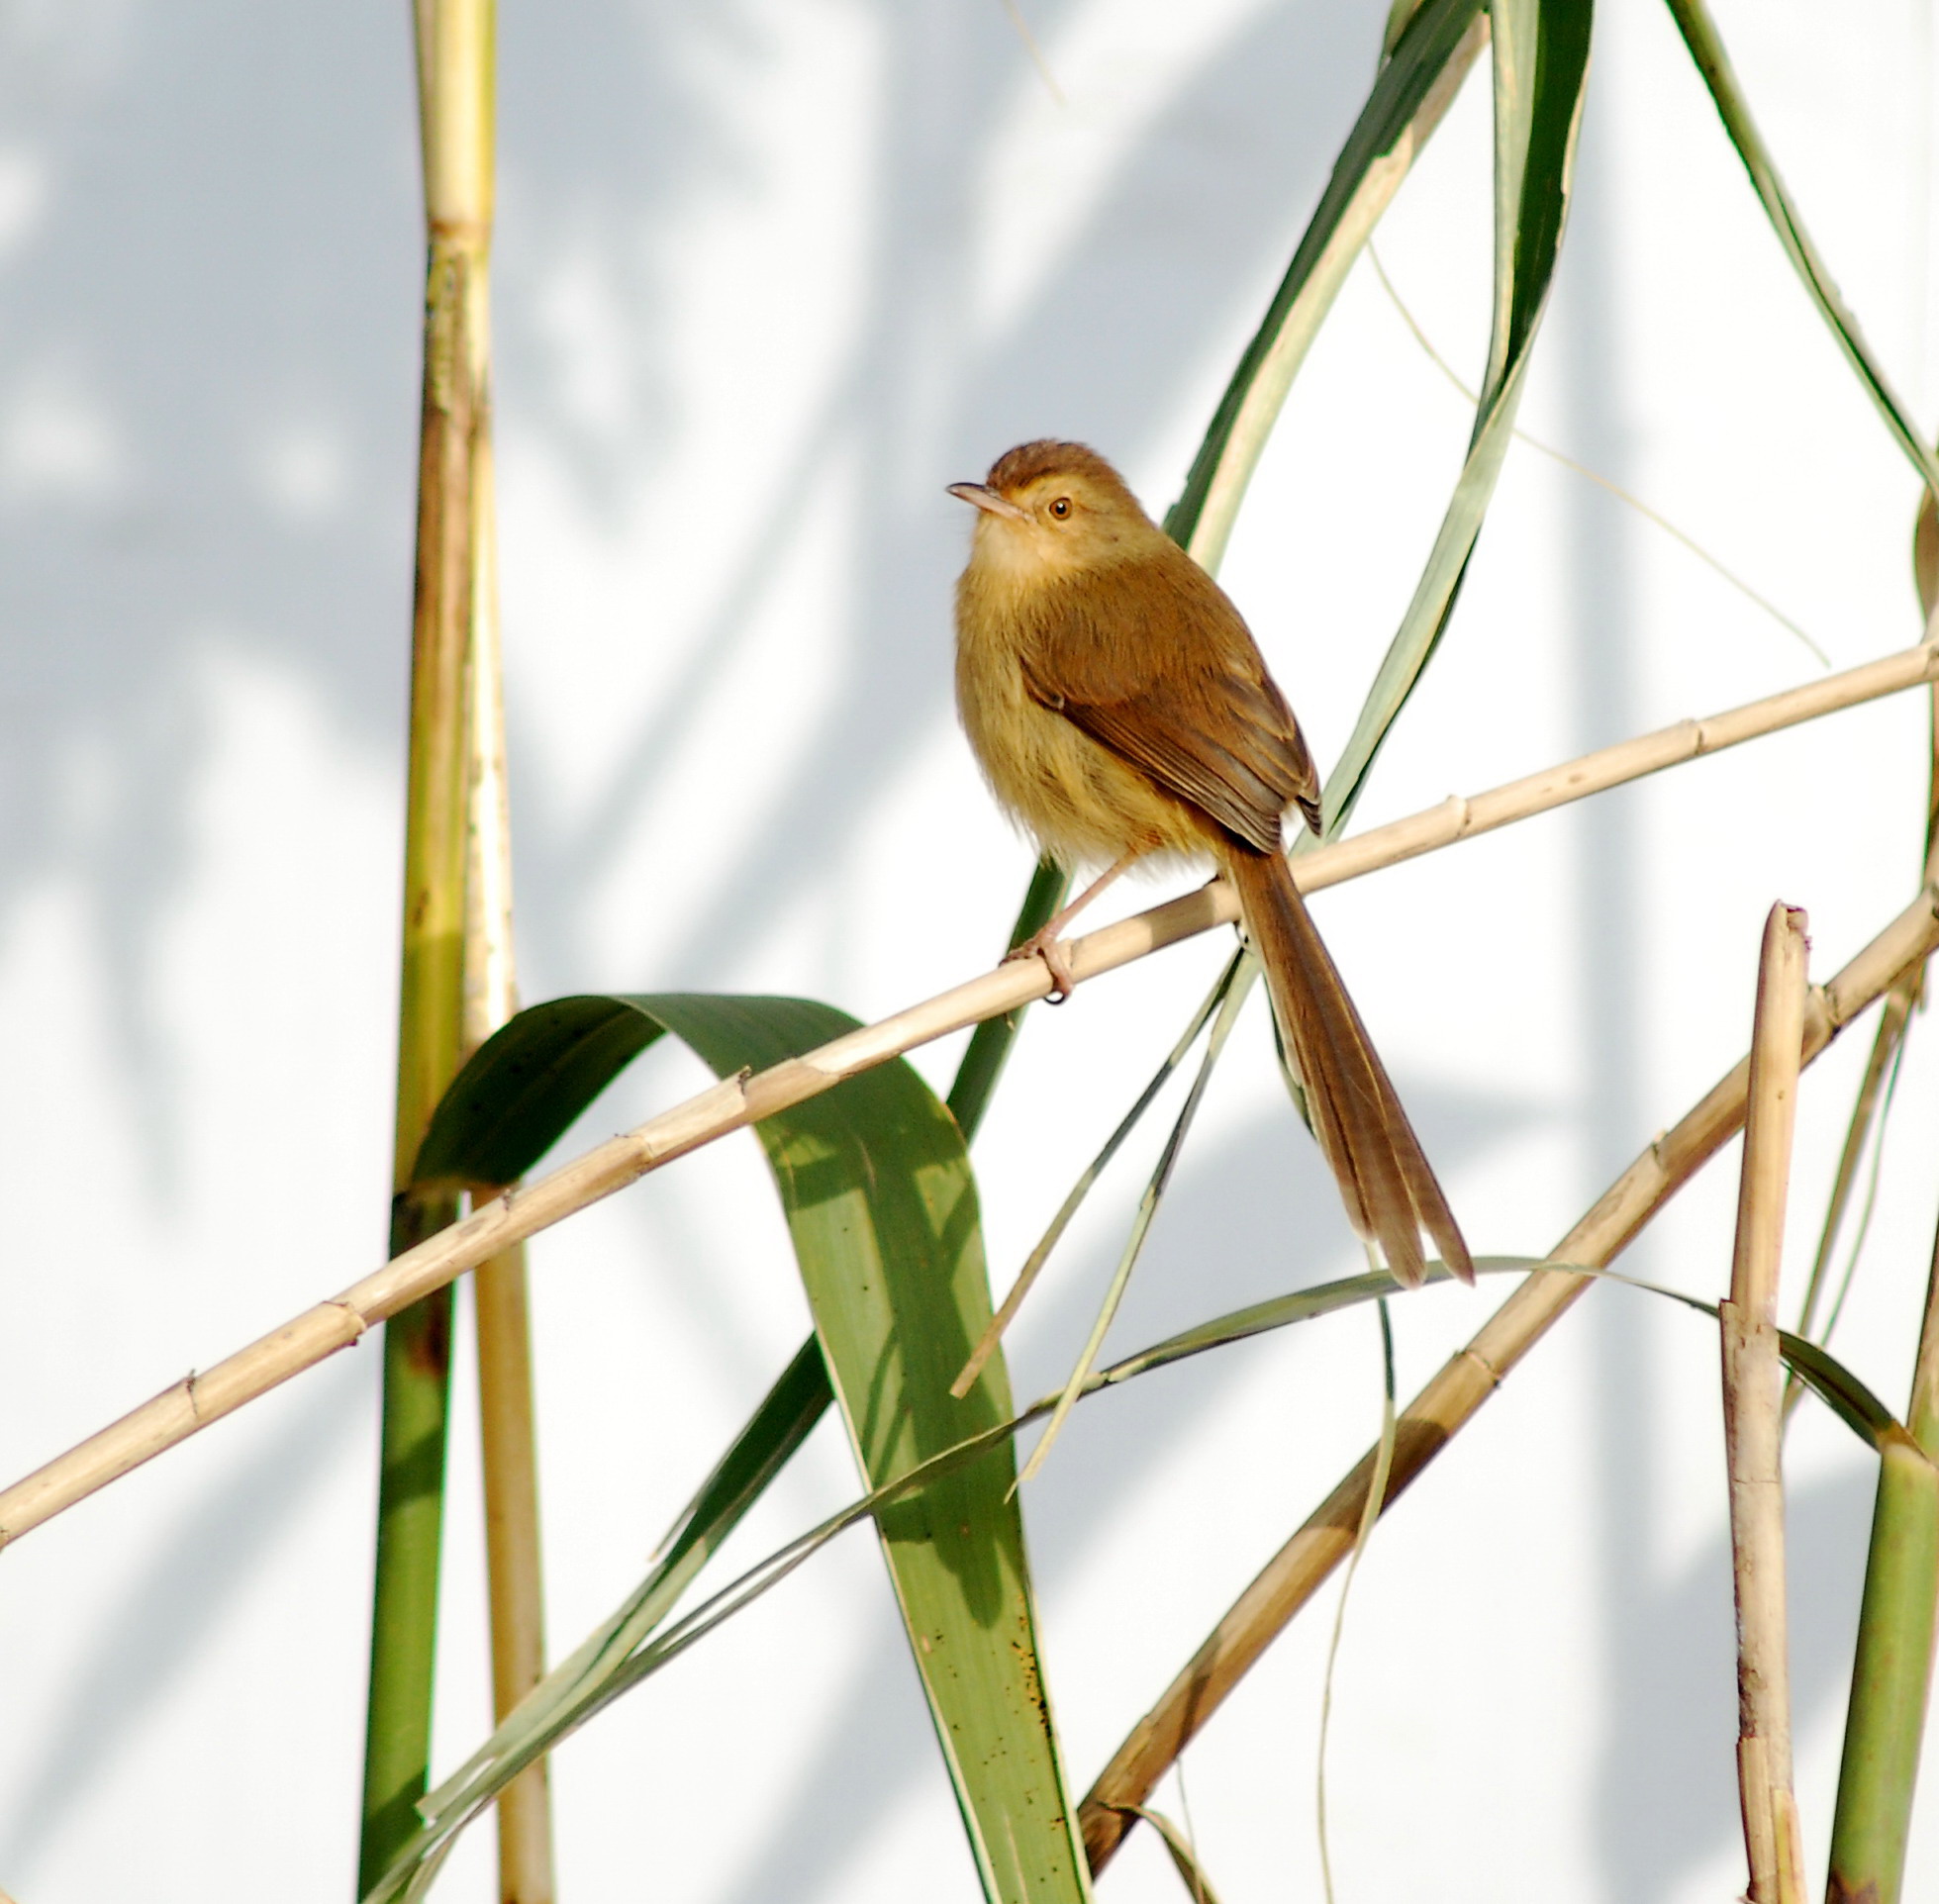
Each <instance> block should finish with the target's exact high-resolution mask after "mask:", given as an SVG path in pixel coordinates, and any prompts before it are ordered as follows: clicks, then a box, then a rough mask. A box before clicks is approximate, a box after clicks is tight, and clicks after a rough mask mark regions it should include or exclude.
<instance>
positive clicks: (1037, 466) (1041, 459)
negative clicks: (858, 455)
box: [949, 440, 1164, 579]
mask: <svg viewBox="0 0 1939 1904" xmlns="http://www.w3.org/2000/svg"><path fill="white" fill-rule="evenodd" d="M949 493H950V495H952V496H959V497H961V498H962V500H963V501H964V502H966V503H972V504H974V505H975V507H976V509H977V512H978V514H977V519H976V543H975V548H974V551H973V553H972V555H971V561H972V562H973V563H979V564H981V563H988V564H990V565H992V566H994V567H998V568H1002V569H1005V570H1008V571H1011V572H1012V573H1013V574H1015V575H1018V577H1019V579H1020V577H1022V576H1027V575H1030V574H1035V575H1039V576H1043V577H1045V578H1046V579H1047V578H1048V577H1049V576H1052V575H1056V574H1063V573H1068V572H1070V571H1073V570H1081V569H1085V568H1094V567H1097V566H1099V565H1101V564H1103V563H1107V562H1114V561H1122V560H1125V559H1127V558H1129V557H1133V556H1136V555H1137V554H1139V553H1140V552H1141V551H1142V550H1143V549H1144V548H1145V547H1148V546H1149V544H1150V542H1151V540H1152V539H1153V538H1154V537H1155V538H1157V539H1159V540H1162V539H1163V537H1164V531H1163V530H1162V529H1160V528H1159V527H1158V526H1157V525H1156V524H1154V523H1153V522H1152V521H1151V519H1150V518H1149V517H1148V516H1146V515H1145V513H1144V511H1143V510H1142V509H1141V508H1139V506H1138V500H1137V498H1136V497H1135V496H1133V495H1132V494H1131V492H1130V491H1129V490H1128V489H1126V488H1125V486H1124V480H1123V478H1122V477H1121V476H1119V475H1118V473H1117V472H1116V471H1115V469H1113V468H1112V466H1111V465H1110V464H1109V463H1108V462H1106V461H1105V459H1104V458H1103V457H1102V456H1100V455H1099V454H1098V452H1097V451H1096V450H1095V449H1087V448H1086V447H1085V446H1084V444H1082V443H1060V442H1052V441H1049V440H1045V441H1041V442H1033V443H1018V446H1017V447H1016V448H1015V449H1012V450H1007V451H1005V453H1004V454H1003V455H1001V456H999V457H998V458H997V460H996V462H995V463H994V464H993V465H992V467H991V470H990V474H989V475H988V476H987V477H986V478H985V479H984V480H983V481H982V482H980V483H951V484H950V485H949Z"/></svg>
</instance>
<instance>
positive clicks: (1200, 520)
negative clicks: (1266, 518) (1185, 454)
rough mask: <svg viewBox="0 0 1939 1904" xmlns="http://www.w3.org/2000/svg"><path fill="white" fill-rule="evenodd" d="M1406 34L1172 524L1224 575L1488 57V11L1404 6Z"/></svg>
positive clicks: (1462, 1) (1452, 2)
mask: <svg viewBox="0 0 1939 1904" xmlns="http://www.w3.org/2000/svg"><path fill="white" fill-rule="evenodd" d="M1404 12H1406V13H1407V14H1408V15H1409V16H1410V17H1408V18H1406V22H1405V24H1404V25H1402V26H1401V28H1400V31H1399V33H1398V35H1397V34H1395V33H1394V31H1393V24H1394V23H1393V22H1392V21H1390V27H1389V45H1388V48H1387V49H1386V50H1387V57H1386V58H1385V60H1384V61H1383V63H1382V66H1381V69H1380V73H1379V76H1378V77H1377V78H1376V80H1375V81H1374V87H1373V91H1372V92H1370V93H1369V94H1368V95H1367V103H1366V105H1364V106H1363V107H1362V108H1361V109H1360V117H1359V119H1358V120H1357V121H1355V123H1354V127H1353V130H1352V132H1350V133H1349V134H1348V135H1347V140H1346V143H1345V144H1344V145H1343V146H1341V147H1340V155H1339V157H1338V158H1337V159H1335V160H1334V162H1333V172H1332V176H1331V177H1330V178H1329V179H1328V180H1327V182H1326V189H1325V191H1324V192H1323V193H1321V195H1320V199H1319V204H1318V205H1317V206H1316V207H1315V208H1314V211H1313V215H1312V218H1311V219H1310V220H1309V223H1308V225H1307V229H1306V231H1305V233H1304V234H1303V235H1302V236H1301V238H1300V242H1299V246H1298V248H1297V249H1296V250H1295V251H1294V253H1293V261H1292V263H1291V264H1289V265H1288V266H1287V268H1286V276H1285V277H1284V278H1282V279H1281V280H1280V286H1279V289H1278V291H1277V292H1275V293H1274V295H1273V301H1272V304H1271V305H1270V306H1269V307H1268V309H1267V312H1266V317H1265V321H1264V322H1263V323H1262V324H1261V325H1260V327H1259V329H1258V331H1257V332H1256V333H1254V334H1253V338H1252V341H1251V342H1250V343H1249V344H1247V345H1246V348H1245V354H1244V355H1243V356H1242V357H1240V359H1239V362H1238V368H1237V369H1236V370H1234V371H1233V372H1232V380H1231V382H1230V383H1229V384H1227V385H1226V387H1225V394H1224V395H1223V396H1222V397H1221V398H1220V399H1219V402H1218V408H1217V410H1215V411H1214V412H1213V413H1212V425H1211V427H1210V428H1208V429H1207V431H1206V435H1205V440H1204V441H1203V442H1202V443H1201V444H1200V445H1199V453H1198V455H1197V456H1196V457H1195V458H1194V459H1193V463H1192V468H1191V471H1190V473H1189V474H1188V475H1187V477H1186V479H1185V488H1184V490H1183V491H1182V492H1181V493H1180V495H1179V499H1178V501H1177V502H1176V503H1174V504H1173V505H1172V507H1171V510H1170V511H1169V513H1168V514H1167V515H1166V517H1165V528H1166V531H1167V533H1169V534H1170V535H1171V536H1172V537H1173V539H1174V540H1176V541H1177V542H1179V543H1180V544H1182V545H1183V546H1184V547H1185V548H1187V549H1189V550H1191V552H1192V554H1193V556H1194V557H1195V558H1196V559H1197V560H1198V561H1199V562H1201V563H1202V564H1203V565H1204V566H1205V567H1206V568H1208V569H1212V570H1216V568H1217V567H1218V564H1219V560H1220V558H1221V557H1222V556H1223V555H1224V553H1225V544H1226V542H1227V540H1228V539H1229V538H1230V536H1231V533H1232V524H1233V522H1234V521H1235V520H1236V518H1237V516H1238V512H1239V505H1240V503H1241V502H1242V501H1244V498H1245V491H1246V485H1247V484H1248V483H1250V482H1251V480H1252V472H1253V470H1254V469H1256V468H1257V467H1258V464H1259V458H1260V456H1261V455H1262V454H1263V453H1264V451H1265V447H1266V441H1267V438H1268V437H1269V436H1270V435H1271V434H1272V430H1273V426H1274V425H1275V424H1276V423H1277V422H1278V421H1279V413H1280V411H1281V410H1282V409H1284V407H1285V404H1286V397H1287V393H1288V392H1289V391H1290V390H1291V389H1292V387H1293V379H1294V377H1295V376H1296V375H1297V374H1298V373H1299V369H1300V366H1301V364H1302V363H1304V362H1305V361H1306V355H1307V351H1308V350H1309V348H1310V347H1311V344H1312V340H1313V338H1314V336H1315V335H1316V334H1317V333H1318V331H1319V327H1320V324H1321V323H1322V322H1323V321H1324V319H1325V316H1326V313H1327V312H1328V311H1329V310H1330V309H1331V308H1332V304H1333V300H1334V298H1335V297H1337V296H1338V295H1339V289H1340V286H1341V285H1342V284H1344V283H1345V282H1346V277H1347V273H1348V272H1349V271H1350V270H1351V269H1352V268H1353V263H1354V260H1355V259H1356V258H1357V257H1358V256H1359V255H1360V252H1361V249H1362V248H1363V247H1364V246H1365V244H1366V242H1367V238H1368V237H1369V235H1370V234H1371V233H1372V231H1373V229H1374V226H1375V225H1376V223H1378V221H1379V219H1380V215H1381V213H1382V212H1384V211H1385V210H1386V209H1387V207H1388V205H1389V204H1390V203H1391V202H1392V200H1393V197H1394V194H1395V193H1396V192H1397V191H1399V190H1400V187H1401V181H1402V180H1403V179H1404V178H1405V177H1406V171H1407V168H1408V166H1409V165H1410V164H1411V163H1412V161H1413V159H1414V157H1415V155H1416V154H1417V153H1418V151H1419V149H1420V147H1421V146H1422V145H1423V144H1425V143H1426V142H1427V139H1428V137H1429V135H1430V134H1431V133H1432V132H1433V130H1434V127H1435V126H1436V125H1437V124H1438V123H1439V121H1440V118H1441V115H1442V114H1443V113H1444V112H1446V110H1447V108H1448V106H1449V104H1450V103H1451V102H1452V100H1453V97H1454V94H1455V93H1456V91H1458V90H1459V88H1460V84H1461V81H1462V79H1463V78H1465V77H1466V75H1467V71H1468V68H1469V66H1470V65H1471V64H1472V63H1473V62H1474V59H1475V57H1476V55H1477V54H1478V52H1479V51H1480V44H1481V43H1480V39H1479V37H1478V36H1477V34H1476V33H1474V32H1472V31H1471V30H1472V29H1475V28H1476V22H1477V17H1478V16H1479V15H1480V13H1481V5H1480V0H1425V4H1421V5H1413V6H1411V7H1409V6H1407V5H1406V0H1403V5H1401V6H1397V8H1396V9H1395V13H1396V16H1397V17H1398V16H1400V15H1401V14H1402V13H1404Z"/></svg>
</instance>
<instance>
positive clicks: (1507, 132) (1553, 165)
mask: <svg viewBox="0 0 1939 1904" xmlns="http://www.w3.org/2000/svg"><path fill="white" fill-rule="evenodd" d="M1592 13H1593V9H1592V7H1591V6H1590V5H1589V0H1494V3H1493V5H1492V6H1491V8H1490V17H1491V20H1492V23H1493V40H1494V48H1495V316H1494V323H1493V327H1492V330H1491V333H1490V340H1489V350H1488V371H1487V375H1486V376H1485V377H1484V378H1483V380H1482V390H1481V404H1480V407H1479V408H1478V409H1477V411H1476V413H1475V426H1474V431H1473V434H1472V435H1471V436H1470V438H1469V441H1468V454H1467V458H1466V461H1465V462H1464V463H1463V465H1462V470H1461V477H1460V480H1459V481H1458V482H1457V483H1456V485H1455V490H1454V497H1453V500H1452V501H1451V502H1450V503H1449V505H1448V509H1447V514H1446V515H1445V517H1444V518H1443V519H1442V522H1441V527H1440V532H1439V534H1438V535H1436V537H1435V538H1434V546H1433V550H1432V552H1431V553H1430V554H1429V555H1428V558H1427V565H1426V567H1425V569H1423V570H1422V572H1421V577H1420V581H1419V583H1418V584H1417V585H1416V586H1415V589H1414V593H1413V599H1412V600H1411V601H1410V602H1409V603H1408V604H1407V609H1406V614H1405V615H1404V616H1403V617H1402V618H1401V625H1400V627H1399V629H1398V630H1397V631H1396V633H1395V636H1394V639H1393V641H1392V642H1391V643H1390V644H1389V647H1388V650H1387V655H1386V657H1385V659H1384V660H1383V661H1382V662H1381V666H1380V672H1379V673H1378V675H1376V677H1375V679H1374V686H1373V690H1372V692H1371V693H1370V694H1369V695H1368V697H1367V702H1366V706H1365V707H1364V708H1362V710H1361V712H1360V717H1359V719H1358V720H1357V721H1355V723H1354V727H1353V732H1352V733H1351V734H1350V735H1349V736H1348V738H1347V743H1346V748H1345V751H1344V752H1343V753H1342V754H1341V756H1340V759H1339V761H1338V763H1337V764H1336V765H1335V767H1334V769H1333V771H1332V773H1331V775H1330V776H1329V777H1328V779H1327V782H1326V791H1325V796H1324V802H1323V804H1324V807H1325V811H1326V817H1327V830H1328V834H1329V836H1330V835H1331V834H1333V833H1335V832H1337V831H1338V829H1339V827H1340V825H1341V824H1342V823H1343V822H1344V819H1345V816H1346V815H1347V814H1348V813H1349V812H1351V810H1352V809H1353V806H1354V803H1355V802H1356V801H1357V800H1358V799H1359V797H1360V792H1361V789H1362V788H1363V787H1364V786H1365V785H1366V781H1367V775H1368V772H1369V771H1370V769H1371V768H1372V766H1373V763H1374V757H1375V755H1376V754H1378V753H1379V751H1380V748H1381V746H1382V744H1383V742H1384V741H1385V740H1386V738H1387V735H1388V733H1389V732H1390V731H1391V729H1392V728H1393V725H1394V722H1395V720H1396V718H1397V717H1398V716H1399V714H1400V713H1401V710H1402V708H1404V707H1405V706H1406V700H1407V697H1408V696H1409V695H1410V694H1411V693H1412V692H1413V690H1414V687H1415V684H1416V683H1417V682H1418V681H1419V679H1420V676H1421V672H1422V670H1424V669H1425V667H1426V666H1427V662H1428V660H1429V658H1430V657H1431V656H1432V654H1433V652H1434V649H1435V647H1436V645H1437V644H1438V643H1439V641H1440V638H1441V635H1442V634H1443V632H1444V631H1445V630H1446V627H1447V621H1448V617H1449V616H1450V615H1451V614H1452V613H1453V610H1454V603H1455V598H1456V597H1457V596H1458V595H1459V594H1460V592H1461V583H1462V580H1463V578H1464V577H1465V576H1466V574H1467V572H1468V562H1469V558H1470V557H1471V556H1472V555H1473V554H1474V549H1475V541H1476V538H1477V537H1478V536H1479V535H1480V533H1481V525H1482V519H1483V518H1484V517H1485V516H1486V515H1487V513H1488V505H1489V503H1490V501H1491V499H1492V498H1493V496H1494V494H1495V484H1496V479H1497V478H1498V477H1499V476H1500V474H1501V469H1502V459H1503V456H1505V455H1506V453H1507V447H1508V442H1509V439H1510V436H1511V434H1512V432H1513V428H1514V416H1515V409H1516V406H1517V405H1518V404H1519V403H1520V400H1521V389H1522V384H1523V382H1524V381H1525V378H1526V373H1527V369H1528V361H1529V350H1530V347H1531V345H1532V344H1533V342H1534V338H1535V333H1536V331H1537V329H1538V328H1539V326H1540V323H1541V317H1542V312H1543V309H1544V307H1545V306H1546V303H1547V300H1548V293H1549V286H1550V284H1551V283H1552V282H1553V280H1554V276H1555V263H1556V257H1557V254H1558V253H1559V251H1560V249H1561V244H1562V228H1563V225H1564V222H1565V220H1566V218H1567V215H1568V207H1569V193H1570V182H1571V173H1572V171H1573V169H1574V165H1575V154H1576V138H1577V133H1578V131H1579V129H1580V127H1581V124H1582V101H1583V84H1584V81H1585V79H1586V78H1587V76H1588V71H1589V42H1590V27H1591V17H1592Z"/></svg>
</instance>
